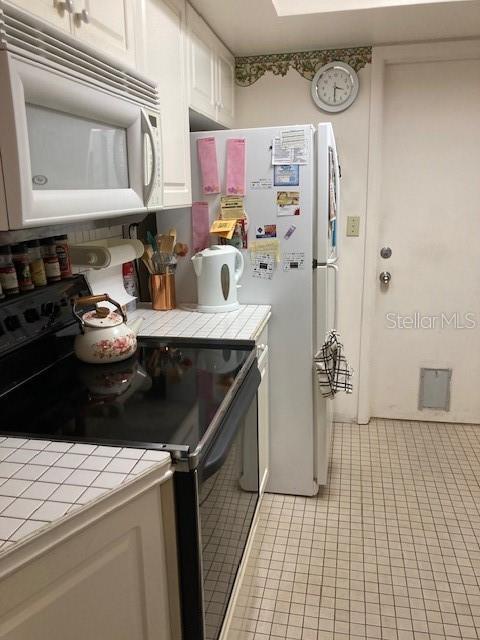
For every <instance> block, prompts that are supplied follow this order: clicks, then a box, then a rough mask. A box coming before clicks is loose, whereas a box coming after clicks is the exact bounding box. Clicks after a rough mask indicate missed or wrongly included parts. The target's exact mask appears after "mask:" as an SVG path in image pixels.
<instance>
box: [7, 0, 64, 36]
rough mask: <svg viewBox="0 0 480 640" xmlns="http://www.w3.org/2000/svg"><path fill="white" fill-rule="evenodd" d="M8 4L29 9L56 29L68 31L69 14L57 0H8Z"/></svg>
mask: <svg viewBox="0 0 480 640" xmlns="http://www.w3.org/2000/svg"><path fill="white" fill-rule="evenodd" d="M10 4H12V5H14V6H16V7H18V8H19V9H25V10H26V11H29V12H30V13H32V14H33V15H35V16H36V17H37V18H40V19H41V20H44V21H45V22H49V23H50V24H52V25H53V26H55V27H57V29H63V30H64V31H70V14H69V13H68V11H66V9H65V5H64V4H61V3H60V2H58V0H10Z"/></svg>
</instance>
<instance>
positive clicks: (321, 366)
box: [313, 331, 353, 398]
mask: <svg viewBox="0 0 480 640" xmlns="http://www.w3.org/2000/svg"><path fill="white" fill-rule="evenodd" d="M339 337H340V336H339V335H338V333H337V332H336V331H331V332H330V333H329V334H328V335H327V339H326V340H325V343H324V345H323V346H322V348H321V349H320V351H319V352H318V353H317V354H316V356H315V357H314V359H313V364H314V367H315V370H316V372H317V379H318V384H319V386H320V391H321V393H322V396H323V397H324V398H333V397H334V396H335V394H336V393H337V392H338V391H345V392H346V393H352V391H353V385H352V375H353V370H352V369H351V368H350V367H349V365H348V362H347V359H346V358H345V356H344V355H343V344H342V343H341V342H340V341H339Z"/></svg>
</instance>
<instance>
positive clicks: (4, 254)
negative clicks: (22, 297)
mask: <svg viewBox="0 0 480 640" xmlns="http://www.w3.org/2000/svg"><path fill="white" fill-rule="evenodd" d="M0 283H1V284H2V289H3V292H4V293H5V295H7V296H13V295H16V294H17V293H20V289H19V286H18V279H17V272H16V271H15V266H14V264H13V261H12V252H11V250H10V247H9V246H4V247H0Z"/></svg>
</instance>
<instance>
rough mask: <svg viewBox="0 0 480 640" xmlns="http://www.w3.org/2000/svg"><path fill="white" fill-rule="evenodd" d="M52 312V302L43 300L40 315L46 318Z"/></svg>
mask: <svg viewBox="0 0 480 640" xmlns="http://www.w3.org/2000/svg"><path fill="white" fill-rule="evenodd" d="M52 313H53V302H44V303H43V304H42V316H46V317H47V318H48V317H49V316H51V315H52Z"/></svg>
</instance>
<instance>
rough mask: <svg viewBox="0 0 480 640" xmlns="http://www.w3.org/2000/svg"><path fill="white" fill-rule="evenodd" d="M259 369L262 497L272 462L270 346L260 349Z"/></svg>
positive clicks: (259, 449) (259, 454)
mask: <svg viewBox="0 0 480 640" xmlns="http://www.w3.org/2000/svg"><path fill="white" fill-rule="evenodd" d="M258 349H259V351H260V352H259V355H258V369H259V371H260V375H261V376H262V381H261V383H260V386H259V387H258V396H257V397H258V466H259V476H260V495H263V493H264V491H265V486H266V484H267V480H268V469H269V462H270V451H269V450H270V445H269V440H270V408H269V402H270V397H269V396H270V394H269V388H268V385H269V376H268V345H266V344H265V345H262V346H259V347H258Z"/></svg>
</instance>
